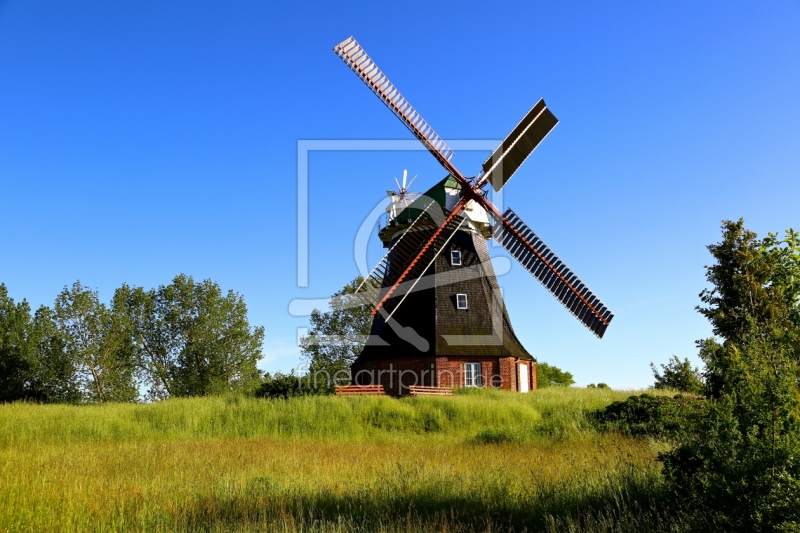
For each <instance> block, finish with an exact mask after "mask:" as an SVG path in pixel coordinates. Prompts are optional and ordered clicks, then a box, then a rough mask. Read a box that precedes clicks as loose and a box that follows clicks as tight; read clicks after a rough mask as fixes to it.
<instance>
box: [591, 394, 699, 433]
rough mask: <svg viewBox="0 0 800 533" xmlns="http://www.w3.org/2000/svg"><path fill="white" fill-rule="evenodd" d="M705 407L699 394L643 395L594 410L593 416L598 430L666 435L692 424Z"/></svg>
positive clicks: (680, 430)
mask: <svg viewBox="0 0 800 533" xmlns="http://www.w3.org/2000/svg"><path fill="white" fill-rule="evenodd" d="M707 410H708V409H707V406H706V400H705V398H701V397H696V396H684V395H681V394H678V395H677V396H675V397H673V398H670V397H666V396H652V395H650V394H642V395H640V396H630V397H628V399H627V400H625V401H622V402H614V403H612V404H611V405H609V406H607V407H605V408H604V409H601V410H599V411H595V413H593V415H592V419H593V420H594V422H595V424H596V426H597V427H598V428H599V429H601V430H605V431H608V430H612V431H622V432H624V433H628V434H630V435H649V436H652V437H658V438H668V437H676V436H677V435H679V434H680V433H681V432H682V431H684V430H685V429H686V428H688V427H691V426H692V424H695V423H696V422H697V421H698V420H699V419H700V417H702V416H704V415H705V414H706V412H707Z"/></svg>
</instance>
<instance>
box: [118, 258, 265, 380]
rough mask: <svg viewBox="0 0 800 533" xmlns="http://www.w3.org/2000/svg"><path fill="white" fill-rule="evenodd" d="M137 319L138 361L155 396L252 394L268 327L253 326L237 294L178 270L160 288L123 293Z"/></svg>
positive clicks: (135, 321)
mask: <svg viewBox="0 0 800 533" xmlns="http://www.w3.org/2000/svg"><path fill="white" fill-rule="evenodd" d="M119 299H120V300H121V301H122V300H124V301H125V302H127V303H126V305H127V308H128V311H129V315H130V316H132V317H133V324H134V340H135V345H136V350H137V354H138V355H137V361H138V362H139V366H140V368H142V369H144V370H145V371H146V372H147V375H148V380H149V381H148V382H149V383H150V384H151V385H152V386H153V387H154V388H153V390H154V391H155V392H156V395H157V396H158V395H162V396H163V394H167V395H169V396H205V395H209V394H220V393H224V392H253V391H255V389H256V388H257V387H258V385H259V381H260V372H259V371H258V368H257V367H256V364H257V362H258V360H259V359H260V358H261V351H262V346H263V342H264V328H263V327H254V328H251V327H250V323H249V322H248V320H247V306H246V305H245V302H244V299H243V298H242V296H241V295H239V294H238V293H235V292H233V291H228V293H227V294H226V295H223V293H222V289H221V288H220V286H219V285H218V284H217V283H215V282H213V281H211V280H205V281H202V282H200V283H196V282H195V281H194V279H192V277H191V276H186V275H184V274H180V275H179V276H176V277H175V279H173V281H172V283H171V284H169V285H166V286H163V285H162V286H160V287H159V288H158V290H157V291H150V292H144V291H142V290H136V289H134V290H131V289H130V288H128V289H126V290H124V291H123V292H121V293H120V295H119Z"/></svg>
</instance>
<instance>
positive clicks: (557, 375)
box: [536, 362, 575, 389]
mask: <svg viewBox="0 0 800 533" xmlns="http://www.w3.org/2000/svg"><path fill="white" fill-rule="evenodd" d="M574 383H575V380H574V379H573V378H572V374H571V373H569V372H564V371H563V370H561V369H560V368H558V367H557V366H552V365H549V364H547V363H544V362H541V363H536V385H537V386H538V387H539V388H540V389H543V388H545V387H557V386H560V387H569V386H570V385H573V384H574Z"/></svg>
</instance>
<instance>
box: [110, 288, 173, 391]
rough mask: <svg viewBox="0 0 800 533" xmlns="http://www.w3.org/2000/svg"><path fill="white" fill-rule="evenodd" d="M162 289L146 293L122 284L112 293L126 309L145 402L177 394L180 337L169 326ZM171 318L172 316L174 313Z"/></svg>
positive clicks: (116, 300)
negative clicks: (143, 387)
mask: <svg viewBox="0 0 800 533" xmlns="http://www.w3.org/2000/svg"><path fill="white" fill-rule="evenodd" d="M166 292H167V288H166V287H164V286H162V287H160V288H159V290H158V291H156V290H155V289H150V290H145V289H143V288H142V287H130V286H129V285H127V284H123V285H122V287H120V288H119V289H117V291H116V292H115V293H114V301H115V302H116V303H117V305H119V306H121V307H123V308H124V309H125V317H126V320H127V322H126V327H127V329H128V331H129V334H130V337H131V340H132V342H133V349H134V361H135V363H136V365H137V368H138V370H139V375H140V378H141V380H142V382H143V383H144V384H145V386H146V387H147V391H146V393H145V397H146V398H147V399H148V400H163V399H167V398H169V397H170V396H172V395H174V394H176V391H177V390H178V388H179V384H178V383H177V382H176V380H177V379H178V367H179V356H180V353H181V350H182V349H183V344H182V340H181V339H182V337H181V336H180V335H176V336H173V335H172V333H174V332H175V331H176V328H175V327H174V326H171V325H170V324H169V323H168V318H167V317H168V315H169V314H170V309H171V307H170V306H169V304H168V299H167V298H166V297H165V293H166ZM173 314H174V313H173Z"/></svg>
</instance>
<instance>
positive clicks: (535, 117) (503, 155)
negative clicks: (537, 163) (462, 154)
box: [478, 100, 558, 191]
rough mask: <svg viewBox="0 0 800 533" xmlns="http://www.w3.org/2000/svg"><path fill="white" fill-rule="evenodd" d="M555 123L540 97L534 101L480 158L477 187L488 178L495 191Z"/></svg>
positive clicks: (501, 186)
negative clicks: (498, 141) (489, 153)
mask: <svg viewBox="0 0 800 533" xmlns="http://www.w3.org/2000/svg"><path fill="white" fill-rule="evenodd" d="M556 124H558V119H557V118H556V117H555V116H554V115H553V113H551V112H550V110H549V109H548V108H547V105H546V104H545V103H544V100H539V101H538V102H536V105H535V106H533V108H531V110H530V111H528V114H526V115H525V117H523V119H522V120H521V121H520V123H519V124H517V126H516V127H515V128H514V129H513V130H512V131H511V133H509V134H508V137H506V138H505V139H504V140H503V142H502V143H500V146H498V147H497V149H496V150H495V151H494V153H492V155H491V156H490V157H489V159H487V160H486V161H484V162H483V176H482V177H481V179H480V180H479V181H478V187H482V186H483V185H484V184H485V183H486V182H487V181H488V182H489V183H490V184H491V185H492V187H493V188H494V190H495V191H499V190H500V189H502V188H503V186H504V185H505V184H506V182H508V180H510V179H511V176H513V175H514V173H515V172H516V171H517V169H518V168H519V167H520V165H522V163H523V162H524V161H525V160H526V159H527V158H528V156H529V155H531V152H533V150H534V149H535V148H536V147H537V146H538V145H539V143H540V142H542V139H544V138H545V137H547V134H548V133H550V132H551V131H552V129H553V128H555V127H556Z"/></svg>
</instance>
